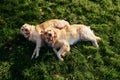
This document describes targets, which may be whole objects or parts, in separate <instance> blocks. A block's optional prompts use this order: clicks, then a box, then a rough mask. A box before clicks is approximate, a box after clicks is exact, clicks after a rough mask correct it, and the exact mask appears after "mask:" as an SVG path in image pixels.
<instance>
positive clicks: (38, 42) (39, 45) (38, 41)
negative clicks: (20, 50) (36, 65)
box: [35, 39, 41, 58]
mask: <svg viewBox="0 0 120 80" xmlns="http://www.w3.org/2000/svg"><path fill="white" fill-rule="evenodd" d="M40 48H41V40H40V39H39V40H37V43H36V56H35V58H37V57H38V56H39V51H40Z"/></svg>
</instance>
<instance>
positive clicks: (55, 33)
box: [53, 30, 57, 38]
mask: <svg viewBox="0 0 120 80" xmlns="http://www.w3.org/2000/svg"><path fill="white" fill-rule="evenodd" d="M53 31H54V38H57V32H56V31H55V30H53Z"/></svg>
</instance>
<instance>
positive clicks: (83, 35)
mask: <svg viewBox="0 0 120 80" xmlns="http://www.w3.org/2000/svg"><path fill="white" fill-rule="evenodd" d="M42 38H43V39H44V40H45V42H47V43H48V45H50V46H51V47H53V51H54V52H55V54H56V55H57V57H58V58H59V59H60V60H61V61H63V58H62V57H64V56H65V53H66V52H69V51H70V45H73V44H75V43H76V42H78V41H91V42H92V44H93V46H95V47H97V48H98V43H97V41H99V40H101V38H100V37H97V36H95V34H94V33H93V31H92V30H91V29H90V27H89V26H85V25H80V24H74V25H71V26H70V27H64V28H63V29H61V30H59V29H55V28H46V29H45V31H44V32H43V33H42ZM57 48H59V50H58V51H57Z"/></svg>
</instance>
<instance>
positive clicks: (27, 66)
mask: <svg viewBox="0 0 120 80" xmlns="http://www.w3.org/2000/svg"><path fill="white" fill-rule="evenodd" d="M55 18H57V19H65V20H67V21H68V22H69V23H70V24H85V25H88V26H91V29H92V30H94V32H95V34H96V35H98V36H100V37H101V38H102V41H100V42H99V48H95V47H93V46H92V44H91V43H90V42H78V43H77V44H75V45H73V46H71V51H70V52H69V54H68V55H66V57H65V58H64V59H65V60H64V62H62V61H60V60H59V59H58V58H57V57H56V55H55V54H54V53H53V51H52V50H51V48H49V47H42V49H41V51H40V56H39V57H38V58H37V59H32V60H31V55H32V53H33V50H34V47H35V44H34V43H32V42H30V41H28V40H26V39H25V38H24V37H23V36H22V35H20V33H19V29H20V27H21V26H22V25H23V24H24V23H29V24H32V25H36V24H40V23H42V22H44V21H46V20H49V19H55ZM119 79H120V0H0V80H119Z"/></svg>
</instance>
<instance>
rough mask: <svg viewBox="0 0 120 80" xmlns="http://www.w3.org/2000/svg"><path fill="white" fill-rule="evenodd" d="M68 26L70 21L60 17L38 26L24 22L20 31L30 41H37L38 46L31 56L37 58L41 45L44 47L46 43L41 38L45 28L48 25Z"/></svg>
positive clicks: (59, 27) (56, 26)
mask: <svg viewBox="0 0 120 80" xmlns="http://www.w3.org/2000/svg"><path fill="white" fill-rule="evenodd" d="M66 26H67V27H69V23H68V22H67V21H65V20H59V19H52V20H48V21H46V22H43V23H41V24H39V25H36V26H34V25H30V24H24V25H23V26H22V27H21V28H20V33H21V34H22V35H23V36H24V37H25V38H27V39H28V40H29V41H33V42H35V43H36V47H35V49H34V52H33V55H32V57H31V58H33V57H34V56H35V58H37V57H38V56H39V50H40V47H42V46H43V44H44V42H43V40H42V38H41V32H42V31H43V30H45V29H46V28H48V27H54V28H57V29H62V28H63V27H66Z"/></svg>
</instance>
